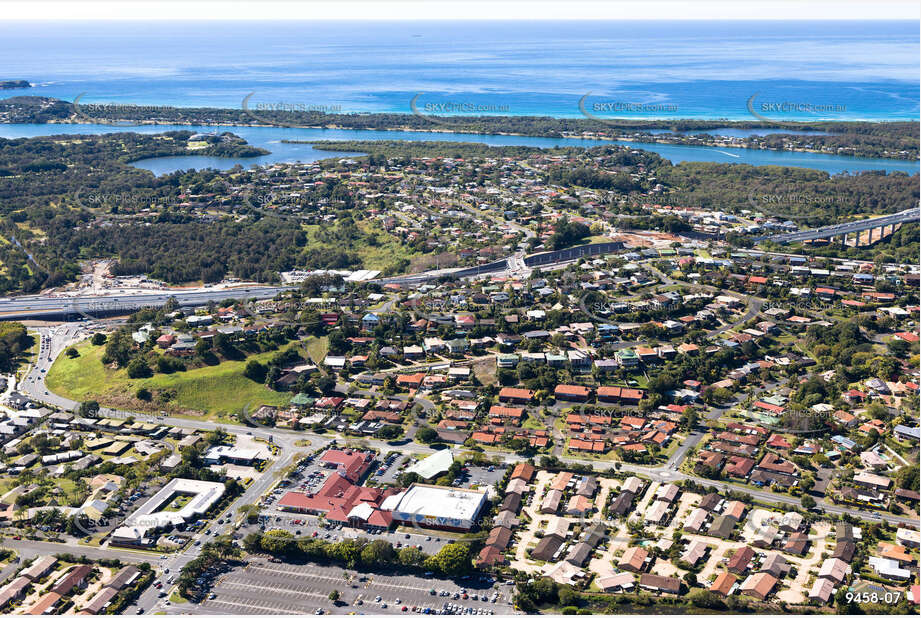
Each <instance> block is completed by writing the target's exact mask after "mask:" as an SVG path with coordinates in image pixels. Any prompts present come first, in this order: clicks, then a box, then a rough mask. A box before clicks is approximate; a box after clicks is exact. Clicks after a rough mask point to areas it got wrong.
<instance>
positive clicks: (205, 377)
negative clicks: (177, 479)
mask: <svg viewBox="0 0 921 618" xmlns="http://www.w3.org/2000/svg"><path fill="white" fill-rule="evenodd" d="M306 344H307V349H308V350H309V352H310V353H311V356H313V354H314V353H317V354H319V353H321V352H323V351H325V349H326V340H325V338H324V339H322V340H318V339H315V338H312V337H311V338H310V339H309V340H307V342H306ZM289 345H298V344H295V343H292V344H289ZM77 351H78V352H79V353H80V356H78V357H77V358H67V357H66V356H64V355H61V356H60V357H58V359H57V360H56V361H55V363H54V365H53V366H52V367H51V369H50V370H49V371H48V377H47V386H48V389H49V390H51V391H54V392H55V393H57V394H58V395H61V396H63V397H67V398H69V399H73V400H75V401H88V400H96V401H98V402H99V403H100V404H103V405H106V406H111V407H118V408H120V409H128V410H141V411H156V410H169V411H170V412H173V413H177V414H191V415H196V416H197V415H207V416H216V417H220V418H221V419H222V420H231V419H230V416H232V415H233V414H234V413H236V412H239V411H240V410H241V409H242V408H243V406H247V405H248V406H249V407H250V409H255V408H257V407H258V406H260V405H263V404H266V405H276V406H279V405H286V404H287V403H288V401H290V399H291V394H290V393H283V392H282V393H280V392H276V391H273V390H271V389H269V388H267V387H266V386H265V385H263V384H258V383H256V382H253V381H252V380H250V379H248V378H246V377H244V376H243V368H244V366H245V365H246V363H247V362H248V361H249V360H253V359H255V360H258V361H261V362H267V361H268V360H269V359H271V358H272V356H274V355H275V354H276V353H277V351H273V352H264V353H262V354H254V355H252V356H249V357H248V358H247V359H246V360H244V361H224V362H222V363H221V364H219V365H215V366H209V367H201V368H198V369H190V370H188V371H177V372H176V373H172V374H162V373H158V374H154V376H153V377H150V378H141V379H137V380H132V379H130V378H128V375H127V373H126V372H125V370H123V369H120V370H115V369H112V368H111V367H106V366H104V365H103V364H102V360H101V358H102V354H103V352H104V351H105V346H94V345H92V344H90V343H89V342H84V343H81V344H80V345H78V346H77ZM320 360H322V357H321V358H320ZM141 387H145V388H147V389H148V390H150V391H151V392H152V393H153V395H154V398H153V400H152V401H150V402H145V401H141V400H139V399H137V398H136V397H135V393H136V392H137V391H138V389H139V388H141ZM164 391H169V392H170V393H172V394H173V396H172V398H171V401H170V402H169V403H164V402H163V401H161V400H158V393H160V392H164Z"/></svg>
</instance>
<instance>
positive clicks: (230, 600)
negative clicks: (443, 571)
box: [170, 562, 512, 614]
mask: <svg viewBox="0 0 921 618" xmlns="http://www.w3.org/2000/svg"><path fill="white" fill-rule="evenodd" d="M345 572H346V569H343V568H340V567H331V566H321V565H315V564H284V563H281V564H279V563H271V562H269V563H261V562H260V563H251V564H250V565H249V566H247V567H245V568H243V569H235V570H234V571H232V572H230V573H228V574H226V575H223V576H221V577H219V578H218V581H217V582H216V583H215V585H214V587H213V588H212V592H213V593H214V594H215V597H216V598H214V599H206V600H204V601H203V602H202V603H201V605H198V606H192V607H189V606H187V605H182V606H174V607H172V608H170V609H171V610H173V611H183V612H191V613H204V614H289V613H290V614H305V613H313V612H315V611H316V609H317V608H322V609H323V611H324V612H326V613H331V614H348V613H351V612H361V613H375V614H376V613H385V614H402V613H403V612H402V611H401V610H402V607H403V606H404V605H405V606H407V607H409V608H412V606H414V605H415V606H418V607H430V608H432V609H441V607H442V606H443V605H444V604H445V603H446V602H448V603H455V604H457V605H460V606H463V607H472V608H482V609H484V610H492V611H493V612H496V613H503V614H504V613H509V611H510V606H509V601H510V596H511V594H512V590H511V588H510V587H508V586H498V587H494V586H492V585H490V584H488V583H486V582H481V581H479V580H478V579H474V578H471V579H469V580H457V582H454V581H450V580H443V579H433V578H425V577H419V576H415V575H396V574H394V575H389V574H388V575H382V574H361V573H358V574H356V573H353V572H352V571H348V573H349V576H348V580H346V577H345ZM360 577H365V578H366V579H365V581H359V578H360ZM353 586H354V587H353ZM432 588H434V589H435V590H436V591H438V592H440V591H442V590H447V591H448V592H449V593H450V595H451V596H440V595H438V594H435V595H432V594H430V592H429V591H430V590H431V589H432ZM462 588H466V589H467V592H468V593H469V594H473V593H476V594H478V595H482V594H487V595H489V596H491V595H492V593H493V592H494V591H498V592H499V593H500V597H499V600H498V601H497V602H496V603H490V602H489V601H483V600H476V601H474V600H472V599H470V598H468V599H463V598H458V599H454V598H453V594H454V593H455V592H457V593H460V591H461V589H462ZM333 590H338V591H339V593H340V595H341V596H340V599H341V600H342V601H343V602H344V604H343V605H340V606H338V607H337V606H335V605H334V604H333V603H332V602H331V601H330V600H329V594H330V592H332V591H333ZM378 596H380V597H381V602H380V603H379V602H377V601H375V598H376V597H378ZM359 598H361V599H362V605H356V604H355V601H356V600H357V599H359ZM397 599H399V600H400V602H399V603H397ZM381 603H386V604H387V607H386V608H384V607H382V606H381ZM407 613H412V612H407Z"/></svg>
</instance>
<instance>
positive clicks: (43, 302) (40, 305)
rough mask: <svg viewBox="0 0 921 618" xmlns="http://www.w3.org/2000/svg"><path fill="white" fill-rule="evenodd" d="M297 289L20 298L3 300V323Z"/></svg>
mask: <svg viewBox="0 0 921 618" xmlns="http://www.w3.org/2000/svg"><path fill="white" fill-rule="evenodd" d="M292 288H293V286H248V287H239V288H225V289H216V290H191V291H183V290H175V291H173V290H171V291H165V292H162V293H153V294H150V293H148V294H144V293H115V294H112V295H109V296H16V297H12V298H3V299H0V320H13V319H29V318H33V319H34V318H50V317H61V318H73V317H84V318H88V319H96V318H100V317H104V316H107V315H116V314H125V313H130V312H132V311H137V310H138V309H141V308H143V307H159V306H161V305H163V304H164V303H166V301H167V300H169V299H170V298H175V299H176V301H177V302H178V303H179V305H180V306H182V307H198V306H201V305H207V304H208V303H209V302H220V301H222V300H226V299H228V298H255V299H263V298H274V297H275V296H276V295H277V294H278V293H279V292H282V291H284V290H288V289H292Z"/></svg>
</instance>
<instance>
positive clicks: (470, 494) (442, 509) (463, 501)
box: [394, 484, 486, 520]
mask: <svg viewBox="0 0 921 618" xmlns="http://www.w3.org/2000/svg"><path fill="white" fill-rule="evenodd" d="M485 499H486V493H485V492H482V491H475V490H473V489H461V488H456V487H440V486H437V485H421V484H413V485H412V486H410V488H409V489H407V490H406V492H405V493H404V494H403V496H402V498H400V503H399V504H398V505H397V508H396V509H394V511H396V512H398V513H400V514H407V515H413V516H421V517H428V518H448V519H460V520H471V519H473V518H474V517H476V515H477V513H478V512H479V510H480V507H481V506H482V504H483V501H484V500H485Z"/></svg>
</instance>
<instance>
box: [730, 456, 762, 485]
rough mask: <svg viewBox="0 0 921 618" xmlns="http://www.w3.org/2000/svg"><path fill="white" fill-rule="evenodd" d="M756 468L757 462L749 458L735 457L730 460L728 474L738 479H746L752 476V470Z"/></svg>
mask: <svg viewBox="0 0 921 618" xmlns="http://www.w3.org/2000/svg"><path fill="white" fill-rule="evenodd" d="M754 467H755V460H754V459H749V458H748V457H739V456H737V455H733V456H732V457H730V458H729V462H728V463H727V464H726V470H725V472H726V474H728V475H729V476H734V477H736V478H740V479H744V478H748V475H749V474H751V471H752V468H754Z"/></svg>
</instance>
